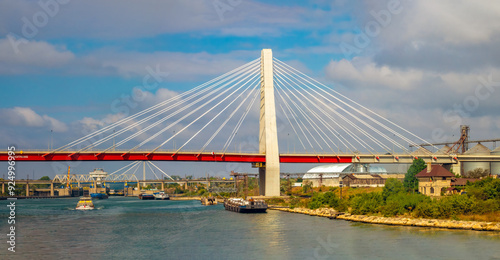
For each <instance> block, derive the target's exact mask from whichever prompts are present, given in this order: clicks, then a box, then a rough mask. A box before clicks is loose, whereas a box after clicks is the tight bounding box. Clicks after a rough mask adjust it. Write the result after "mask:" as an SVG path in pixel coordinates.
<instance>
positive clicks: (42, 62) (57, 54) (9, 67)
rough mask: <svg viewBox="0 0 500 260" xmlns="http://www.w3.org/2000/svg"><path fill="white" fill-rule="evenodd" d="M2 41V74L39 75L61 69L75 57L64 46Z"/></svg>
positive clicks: (0, 50) (0, 61) (0, 68)
mask: <svg viewBox="0 0 500 260" xmlns="http://www.w3.org/2000/svg"><path fill="white" fill-rule="evenodd" d="M11 37H12V36H9V37H8V38H3V39H0V74H23V73H39V72H40V71H45V70H47V69H51V68H61V67H62V66H63V65H65V64H68V63H69V62H71V61H72V60H73V59H74V58H75V56H74V54H73V53H71V52H70V51H68V50H66V49H65V48H64V46H56V45H52V44H50V43H47V42H43V41H24V42H19V40H18V39H15V38H11Z"/></svg>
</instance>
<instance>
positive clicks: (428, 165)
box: [427, 162, 432, 172]
mask: <svg viewBox="0 0 500 260" xmlns="http://www.w3.org/2000/svg"><path fill="white" fill-rule="evenodd" d="M431 170H432V165H431V163H430V162H428V163H427V172H431Z"/></svg>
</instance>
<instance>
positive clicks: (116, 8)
mask: <svg viewBox="0 0 500 260" xmlns="http://www.w3.org/2000/svg"><path fill="white" fill-rule="evenodd" d="M213 2H214V1H212V0H205V1H199V0H175V1H160V0H148V1H134V0H120V1H104V2H103V1H97V0H90V1H71V2H69V3H68V4H66V5H61V6H60V9H59V11H58V12H57V13H56V14H55V15H54V17H51V18H50V19H49V21H48V22H47V25H46V26H44V27H43V28H41V30H39V31H40V32H39V33H38V35H37V36H36V37H40V38H43V39H46V38H66V37H75V38H97V39H123V38H134V37H151V36H156V35H161V34H168V33H179V32H202V33H203V34H223V35H226V34H231V35H264V34H266V35H276V33H278V32H279V31H280V30H279V28H287V27H288V28H290V27H292V26H296V24H297V23H298V22H299V21H300V19H299V15H300V14H301V13H304V12H305V10H302V9H301V8H298V7H280V6H275V5H271V4H264V3H259V2H254V1H250V0H245V1H241V3H240V4H235V5H234V6H229V7H230V8H228V9H227V11H224V12H221V15H220V16H219V13H218V12H217V10H216V8H215V7H214V5H213ZM222 2H223V3H225V4H228V1H222ZM234 2H237V1H234ZM37 3H38V2H34V1H29V0H21V1H15V2H10V1H8V2H5V3H0V24H5V27H6V28H5V29H4V30H3V31H4V33H7V32H8V31H9V32H14V33H16V34H18V35H22V28H23V26H24V24H25V22H23V21H22V20H21V19H19V17H26V18H27V19H28V20H30V21H31V20H32V18H33V16H34V14H36V13H37V12H42V11H43V10H42V9H41V8H40V7H39V6H38V4H37ZM138 21H140V22H138ZM270 24H272V25H273V26H272V27H273V28H274V29H273V30H269V28H270V26H260V27H261V28H262V29H264V30H254V29H253V28H254V27H255V25H270ZM231 28H232V29H231ZM237 29H239V30H237Z"/></svg>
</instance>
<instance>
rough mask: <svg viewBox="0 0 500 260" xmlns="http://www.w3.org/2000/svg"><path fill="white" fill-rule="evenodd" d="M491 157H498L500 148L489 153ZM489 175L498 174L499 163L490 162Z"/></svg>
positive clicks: (499, 172)
mask: <svg viewBox="0 0 500 260" xmlns="http://www.w3.org/2000/svg"><path fill="white" fill-rule="evenodd" d="M491 154H492V155H500V146H499V147H497V148H496V149H495V150H493V151H491ZM491 173H492V174H500V162H492V163H491Z"/></svg>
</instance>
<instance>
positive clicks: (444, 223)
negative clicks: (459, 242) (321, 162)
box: [269, 207, 500, 232]
mask: <svg viewBox="0 0 500 260" xmlns="http://www.w3.org/2000/svg"><path fill="white" fill-rule="evenodd" d="M269 209H271V210H278V211H284V212H290V213H299V214H305V215H310V216H318V217H327V218H330V219H341V220H347V221H352V222H362V223H369V224H382V225H391V226H412V227H430V228H446V229H463V230H476V231H497V232H498V231H500V223H498V222H480V221H464V220H449V219H424V218H420V219H419V218H403V217H401V218H397V217H379V216H366V215H350V214H340V213H339V212H338V211H336V210H334V209H331V208H319V209H314V210H313V209H307V208H294V209H290V208H273V207H269Z"/></svg>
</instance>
